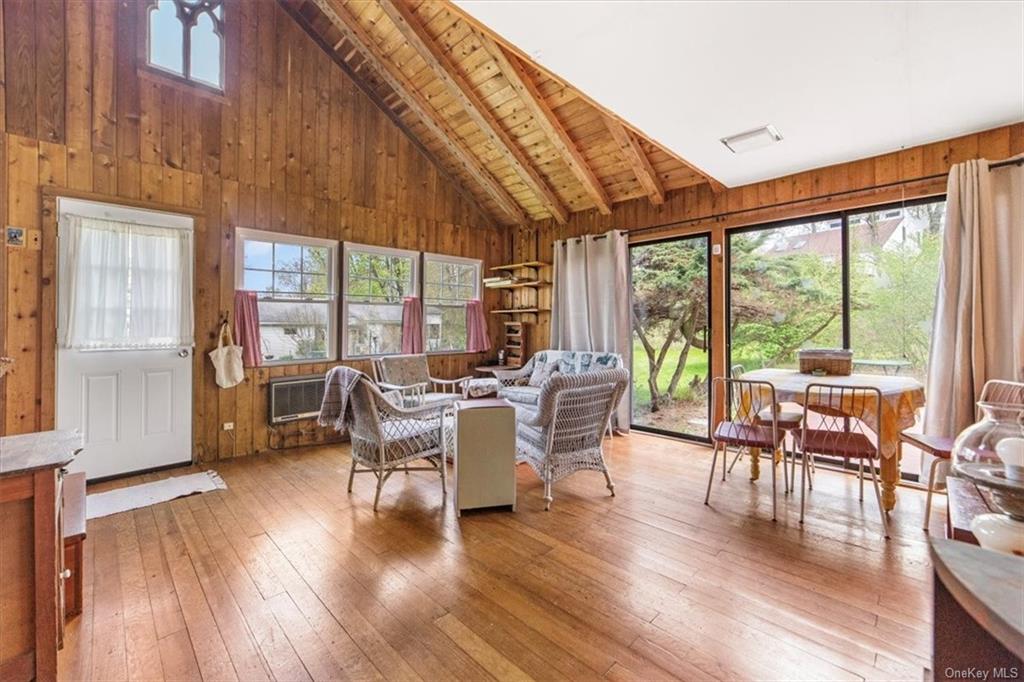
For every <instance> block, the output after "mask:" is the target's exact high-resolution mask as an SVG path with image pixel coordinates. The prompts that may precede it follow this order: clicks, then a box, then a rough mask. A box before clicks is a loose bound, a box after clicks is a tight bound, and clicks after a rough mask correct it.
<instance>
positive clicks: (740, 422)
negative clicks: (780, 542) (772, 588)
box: [704, 377, 788, 521]
mask: <svg viewBox="0 0 1024 682" xmlns="http://www.w3.org/2000/svg"><path fill="white" fill-rule="evenodd" d="M711 390H712V404H713V405H718V404H719V403H718V400H719V398H723V399H724V400H725V403H724V404H725V408H726V409H725V420H724V421H721V422H719V424H718V426H717V427H715V432H714V435H712V437H711V438H712V441H713V442H714V446H715V449H714V454H713V455H712V457H711V471H710V473H709V474H708V489H707V493H706V494H705V495H704V504H707V505H710V499H711V483H712V481H714V478H715V465H716V463H717V462H718V452H719V450H721V451H722V481H725V477H726V474H727V473H728V472H727V471H726V466H725V463H726V460H727V459H728V458H729V448H730V447H735V448H737V450H738V451H740V450H743V449H746V448H755V449H758V450H767V451H768V452H769V453H771V463H772V521H775V519H776V508H777V503H776V489H777V487H778V483H777V481H776V479H777V474H776V471H775V453H776V451H778V450H779V449H780V447H781V445H782V432H781V431H780V430H779V428H778V423H777V421H778V419H777V415H778V406H777V404H776V402H775V387H774V386H772V385H771V384H770V383H769V382H767V381H748V380H746V379H725V378H722V377H718V378H716V379H715V380H714V382H713V383H712V389H711ZM723 391H724V393H723ZM766 409H767V410H768V412H769V414H770V415H771V418H770V423H769V424H768V425H765V424H764V423H762V421H761V420H760V417H759V415H760V414H761V413H762V412H763V411H764V410H766ZM734 462H735V460H734ZM730 468H731V467H730ZM782 475H783V480H785V477H786V455H785V450H783V458H782ZM787 488H788V485H787Z"/></svg>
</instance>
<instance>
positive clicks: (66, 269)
mask: <svg viewBox="0 0 1024 682" xmlns="http://www.w3.org/2000/svg"><path fill="white" fill-rule="evenodd" d="M60 248H61V249H62V250H63V254H62V255H63V258H62V263H63V271H62V272H61V273H60V283H61V286H60V293H59V296H60V299H61V306H60V311H61V319H60V320H59V330H58V344H59V345H60V347H61V348H76V349H79V350H99V349H146V348H167V347H173V346H191V345H192V342H193V319H192V231H191V230H185V229H177V228H168V227H157V226H152V225H140V224H136V223H128V222H122V221H118V220H106V219H99V218H90V217H85V216H79V215H73V214H64V215H62V216H61V219H60Z"/></svg>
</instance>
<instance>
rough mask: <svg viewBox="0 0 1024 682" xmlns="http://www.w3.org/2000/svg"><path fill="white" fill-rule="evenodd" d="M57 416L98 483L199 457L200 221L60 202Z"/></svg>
mask: <svg viewBox="0 0 1024 682" xmlns="http://www.w3.org/2000/svg"><path fill="white" fill-rule="evenodd" d="M58 209H59V212H60V220H59V229H58V244H59V253H58V259H59V273H60V274H59V277H60V280H59V282H58V284H59V297H58V334H57V336H58V348H57V391H56V394H57V401H56V423H57V428H59V429H77V430H78V431H80V432H81V433H82V435H83V437H84V449H83V451H82V453H81V454H80V455H79V456H78V457H77V458H76V459H75V460H74V462H73V463H72V464H71V466H70V467H69V469H71V470H73V471H85V472H86V475H87V476H88V478H89V479H90V480H94V479H97V478H105V477H109V476H117V475H123V474H129V473H132V472H137V471H144V470H147V469H154V468H158V467H164V466H170V465H174V464H183V463H188V462H190V461H191V459H192V345H193V329H192V262H193V261H192V257H193V254H192V219H191V218H189V217H187V216H178V215H172V214H165V213H157V212H152V211H141V210H137V209H129V208H125V207H118V206H111V205H106V204H98V203H93V202H85V201H78V200H70V199H61V200H60V201H59V203H58Z"/></svg>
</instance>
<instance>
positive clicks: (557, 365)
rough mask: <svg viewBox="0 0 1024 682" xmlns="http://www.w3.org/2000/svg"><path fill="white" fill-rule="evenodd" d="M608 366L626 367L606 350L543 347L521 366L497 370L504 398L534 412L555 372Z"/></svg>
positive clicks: (567, 373) (574, 372)
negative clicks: (545, 386)
mask: <svg viewBox="0 0 1024 682" xmlns="http://www.w3.org/2000/svg"><path fill="white" fill-rule="evenodd" d="M608 369H624V368H623V362H622V356H621V355H619V354H618V353H606V352H604V351H581V350H542V351H539V352H537V353H535V354H534V355H533V357H532V358H530V360H529V362H527V363H526V364H525V365H523V366H522V367H521V368H519V369H508V370H496V371H495V372H494V376H495V377H496V378H497V379H498V381H499V382H501V389H500V392H499V396H500V397H502V398H505V399H507V400H508V401H509V402H511V403H513V404H515V405H516V407H517V411H522V409H523V408H525V409H526V410H527V411H530V412H532V411H536V409H537V405H538V403H539V402H540V393H541V390H542V388H543V387H544V384H545V383H546V382H547V380H548V379H550V378H551V376H552V375H555V376H559V375H561V376H574V375H577V374H586V373H587V372H595V371H599V370H608ZM534 370H538V371H537V372H535V371H534ZM556 373H557V374H556Z"/></svg>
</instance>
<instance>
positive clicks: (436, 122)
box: [313, 0, 529, 225]
mask: <svg viewBox="0 0 1024 682" xmlns="http://www.w3.org/2000/svg"><path fill="white" fill-rule="evenodd" d="M313 3H314V4H315V5H316V6H317V8H319V9H320V11H321V12H323V13H324V15H325V16H326V17H327V18H328V19H329V20H330V22H331V24H333V25H334V27H335V28H337V29H338V30H339V31H340V32H341V33H342V35H344V36H345V37H346V38H348V40H349V42H350V43H352V44H353V45H354V46H355V47H356V49H357V50H359V52H361V53H362V56H363V58H364V59H365V60H366V61H367V62H369V63H370V64H371V65H372V66H373V69H374V70H375V71H376V72H377V73H378V74H379V75H380V77H381V79H382V80H383V81H384V82H385V83H387V84H388V86H389V87H390V88H391V89H392V90H394V91H395V93H396V94H397V95H398V96H399V97H401V99H402V100H403V101H404V102H405V104H406V105H407V106H408V107H409V109H410V110H411V111H412V112H413V113H414V114H415V115H416V117H417V118H419V119H420V121H422V122H423V124H424V125H425V126H426V127H427V129H428V130H430V132H431V134H433V135H434V136H435V137H436V138H437V139H438V141H439V142H441V144H442V145H444V146H445V148H446V149H448V151H449V152H450V153H451V154H452V156H454V157H455V159H456V160H458V162H459V164H460V165H462V167H463V168H464V169H465V170H466V172H467V173H468V174H469V175H470V176H471V177H472V178H473V179H474V180H476V181H477V182H478V183H479V184H480V186H481V187H482V188H483V189H484V191H485V192H486V193H487V194H488V196H490V197H491V198H492V199H493V200H494V201H495V203H497V204H498V206H499V207H500V208H501V209H502V211H504V212H505V213H506V214H507V215H508V216H509V218H511V219H512V220H513V221H514V222H515V223H518V224H520V225H525V224H527V223H528V222H529V218H528V217H527V216H526V213H525V212H524V211H523V209H522V207H521V206H520V205H519V204H518V202H516V200H515V199H513V198H512V195H511V194H509V193H508V191H507V190H506V189H505V188H504V187H503V186H502V185H501V183H500V182H498V180H497V179H496V178H495V177H494V176H493V175H491V173H490V171H488V170H487V169H486V168H485V167H484V165H483V163H481V161H480V160H479V159H478V158H477V156H476V155H475V154H474V153H473V152H472V151H471V150H470V149H469V147H468V146H467V145H466V143H465V142H463V140H462V138H461V137H459V135H458V134H457V133H456V132H455V131H454V130H453V129H452V127H451V126H450V125H449V124H448V123H447V122H446V121H445V120H444V119H443V118H442V117H441V115H440V114H439V113H438V111H437V110H436V109H434V108H433V107H432V106H431V105H430V103H429V102H428V101H427V99H426V98H425V97H424V96H423V95H422V94H420V92H419V91H418V90H417V89H416V88H415V87H414V86H413V85H412V83H410V82H409V79H408V78H407V77H406V76H405V74H403V73H402V71H401V69H399V68H398V67H397V66H396V65H395V64H394V63H393V62H392V61H391V60H390V59H389V58H388V56H387V55H385V54H384V53H383V50H381V48H380V46H379V45H378V44H377V43H376V42H375V41H374V40H373V38H372V37H371V36H370V35H369V34H367V32H366V31H365V29H363V27H362V26H361V25H360V24H359V22H358V21H357V20H356V19H355V18H354V17H353V16H352V15H351V14H349V12H348V10H347V9H346V8H344V7H338V6H337V5H336V3H335V2H332V0H313Z"/></svg>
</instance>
